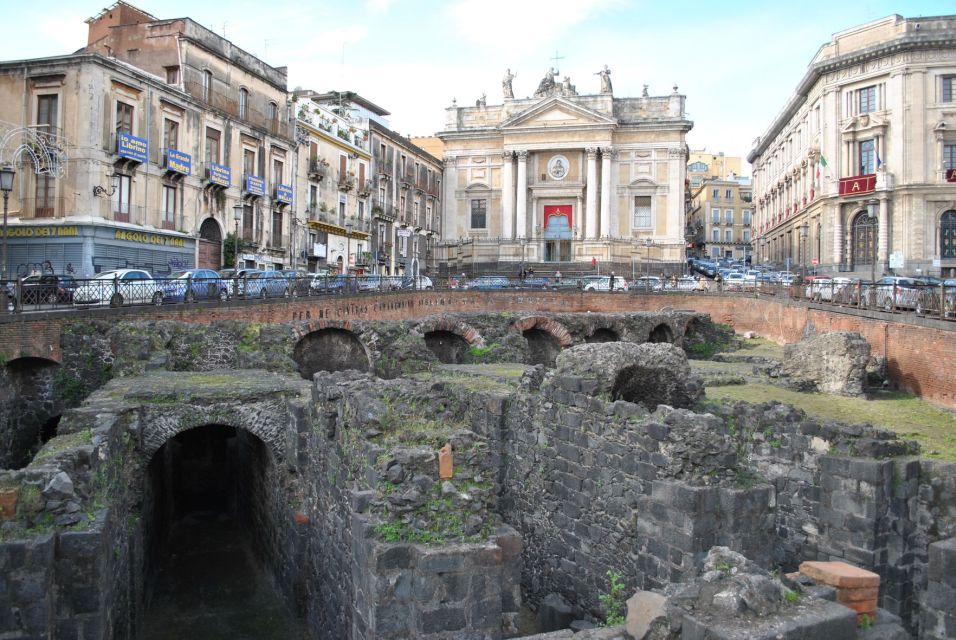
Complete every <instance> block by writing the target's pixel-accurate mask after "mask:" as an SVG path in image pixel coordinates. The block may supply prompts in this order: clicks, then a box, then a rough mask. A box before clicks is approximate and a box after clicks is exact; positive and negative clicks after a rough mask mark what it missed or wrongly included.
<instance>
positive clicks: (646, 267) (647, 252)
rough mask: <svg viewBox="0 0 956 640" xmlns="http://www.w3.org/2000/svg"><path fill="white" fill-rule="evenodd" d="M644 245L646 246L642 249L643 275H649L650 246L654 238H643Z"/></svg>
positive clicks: (652, 244)
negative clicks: (643, 258)
mask: <svg viewBox="0 0 956 640" xmlns="http://www.w3.org/2000/svg"><path fill="white" fill-rule="evenodd" d="M644 246H645V247H646V249H645V251H644V257H645V260H644V263H645V264H644V275H645V276H650V275H651V247H653V246H654V240H653V239H652V238H644Z"/></svg>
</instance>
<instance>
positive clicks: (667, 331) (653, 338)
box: [647, 322, 674, 344]
mask: <svg viewBox="0 0 956 640" xmlns="http://www.w3.org/2000/svg"><path fill="white" fill-rule="evenodd" d="M647 341H648V342H657V343H660V342H666V343H668V344H673V342H674V330H673V329H671V327H670V325H668V324H667V323H666V322H661V323H659V324H658V325H657V326H656V327H654V328H653V329H651V331H650V333H648V334H647Z"/></svg>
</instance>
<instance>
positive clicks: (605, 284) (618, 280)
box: [584, 275, 628, 292]
mask: <svg viewBox="0 0 956 640" xmlns="http://www.w3.org/2000/svg"><path fill="white" fill-rule="evenodd" d="M592 277H593V278H594V279H592V280H591V281H590V282H588V283H587V284H586V285H584V290H585V291H612V292H613V291H627V289H628V287H627V280H625V279H624V278H622V277H621V276H614V282H613V283H612V282H611V276H609V275H608V276H592Z"/></svg>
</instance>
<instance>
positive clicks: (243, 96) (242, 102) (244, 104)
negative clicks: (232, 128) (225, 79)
mask: <svg viewBox="0 0 956 640" xmlns="http://www.w3.org/2000/svg"><path fill="white" fill-rule="evenodd" d="M248 105H249V92H248V91H247V90H246V89H239V117H240V118H242V119H243V120H245V119H246V109H247V108H248Z"/></svg>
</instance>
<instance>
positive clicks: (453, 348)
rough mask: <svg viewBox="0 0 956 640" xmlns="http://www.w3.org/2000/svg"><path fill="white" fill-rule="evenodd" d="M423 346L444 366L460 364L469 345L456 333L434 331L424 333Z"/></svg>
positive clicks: (466, 357)
mask: <svg viewBox="0 0 956 640" xmlns="http://www.w3.org/2000/svg"><path fill="white" fill-rule="evenodd" d="M425 345H426V346H427V347H428V349H429V350H430V351H431V352H432V353H434V354H435V355H436V356H437V357H438V360H439V361H440V362H442V363H444V364H462V363H464V362H466V361H467V359H468V351H469V349H470V347H471V345H469V344H468V341H467V340H465V339H464V338H462V337H461V336H460V335H458V334H457V333H452V332H451V331H444V330H441V329H436V330H434V331H428V332H427V333H425Z"/></svg>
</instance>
